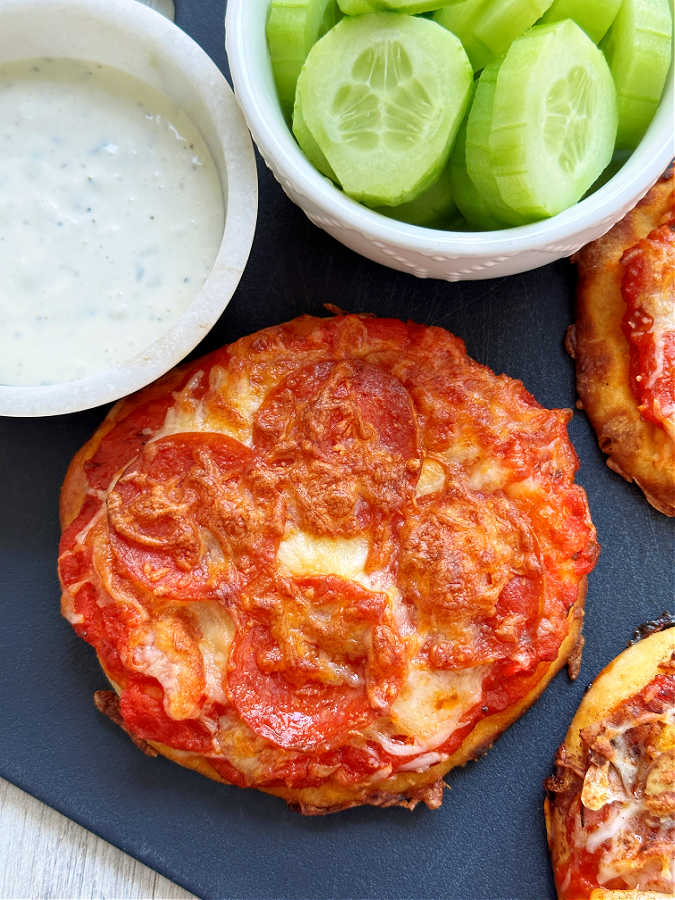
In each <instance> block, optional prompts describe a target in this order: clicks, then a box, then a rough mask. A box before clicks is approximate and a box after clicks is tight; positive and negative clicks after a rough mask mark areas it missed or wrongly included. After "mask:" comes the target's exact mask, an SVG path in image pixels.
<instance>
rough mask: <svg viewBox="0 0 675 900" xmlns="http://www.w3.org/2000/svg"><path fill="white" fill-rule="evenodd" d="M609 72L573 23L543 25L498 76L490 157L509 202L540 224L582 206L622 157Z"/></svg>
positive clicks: (516, 47)
mask: <svg viewBox="0 0 675 900" xmlns="http://www.w3.org/2000/svg"><path fill="white" fill-rule="evenodd" d="M616 129H617V108H616V91H615V89H614V82H613V80H612V75H611V72H610V71H609V66H608V65H607V61H606V59H605V58H604V56H603V54H602V53H601V52H600V50H599V49H598V48H597V47H596V46H595V44H594V43H593V42H592V41H591V39H590V38H589V37H588V35H587V34H586V33H585V32H584V31H582V30H581V28H579V26H578V25H577V24H576V23H574V22H572V20H571V19H566V20H565V21H564V22H556V23H554V24H553V25H538V26H536V27H535V28H533V29H532V30H531V31H529V32H528V33H527V34H525V35H523V37H521V38H519V39H518V40H517V41H515V42H514V43H513V44H512V45H511V48H510V50H509V52H508V53H507V54H506V57H505V59H504V62H503V63H502V65H501V68H500V69H499V75H498V76H497V87H496V90H495V95H494V103H493V108H492V127H491V129H490V156H491V162H492V169H493V172H494V175H495V177H496V179H497V187H498V189H499V194H500V195H501V198H502V200H503V201H504V202H505V203H506V204H507V205H508V206H510V207H511V208H512V209H514V210H515V211H516V212H517V213H520V214H521V215H522V216H525V217H526V218H528V219H530V220H532V221H534V220H536V219H540V218H543V217H546V216H553V215H555V214H556V213H559V212H561V211H562V210H563V209H566V208H567V207H569V206H572V205H573V204H574V203H576V202H577V201H578V200H579V199H580V198H581V197H582V196H583V195H584V194H585V192H586V191H587V190H588V189H589V187H590V186H591V185H592V184H593V182H594V181H595V180H596V178H597V177H598V176H599V175H600V173H601V172H602V171H603V169H605V167H606V166H607V164H608V163H609V161H610V159H611V158H612V153H613V151H614V141H615V138H616Z"/></svg>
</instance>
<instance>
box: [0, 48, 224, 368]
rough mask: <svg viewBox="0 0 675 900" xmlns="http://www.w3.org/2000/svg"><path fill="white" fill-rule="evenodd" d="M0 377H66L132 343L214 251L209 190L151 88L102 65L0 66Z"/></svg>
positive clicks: (172, 310)
mask: <svg viewBox="0 0 675 900" xmlns="http://www.w3.org/2000/svg"><path fill="white" fill-rule="evenodd" d="M0 154H1V156H2V166H1V167H0V192H2V197H3V202H2V204H1V205H0V268H1V270H2V272H3V278H2V283H1V284H0V325H1V326H2V328H1V329H0V335H1V336H0V383H4V384H11V385H40V384H50V383H60V382H64V381H66V382H67V381H74V380H77V379H80V378H84V377H86V376H88V375H91V374H93V373H95V372H98V371H103V370H105V369H108V368H112V367H115V366H120V365H123V364H124V363H125V362H126V361H128V360H130V359H132V358H133V357H134V356H136V355H137V354H139V353H141V352H143V351H145V350H146V349H147V348H148V347H149V346H150V344H152V342H153V341H154V340H155V339H156V338H158V337H159V336H160V335H162V334H163V333H165V332H166V331H167V330H168V328H169V327H170V326H171V325H172V324H173V323H174V322H175V321H176V320H177V319H178V318H179V316H180V315H181V314H182V313H183V312H184V311H185V309H187V307H188V306H189V305H190V303H191V302H192V300H193V299H194V297H195V295H196V294H197V292H198V291H199V290H200V288H201V287H202V285H203V283H204V281H205V280H206V277H207V275H208V274H209V271H210V269H211V267H212V265H213V262H214V260H215V258H216V255H217V252H218V248H219V246H220V241H221V239H222V234H223V227H224V203H223V193H222V188H221V185H220V180H219V177H218V172H217V170H216V166H215V164H214V162H213V159H212V158H211V155H210V153H209V150H208V148H207V146H206V144H205V142H204V140H203V138H202V137H201V135H200V133H199V131H198V130H197V128H196V127H195V125H194V124H193V123H192V122H191V121H190V119H189V117H188V115H187V114H186V113H185V112H184V111H183V110H181V109H180V108H179V107H178V106H176V104H175V103H174V102H173V101H172V100H171V99H170V98H169V97H168V96H166V95H165V94H163V93H161V92H160V91H157V90H155V89H154V88H151V87H150V86H149V85H147V84H145V83H143V82H141V81H139V80H138V79H136V78H134V77H132V76H130V75H128V74H126V73H124V72H121V71H118V70H116V69H113V68H109V67H106V66H101V65H98V64H94V63H86V62H80V61H75V60H62V59H60V60H52V59H48V60H47V59H33V60H23V61H20V62H13V63H9V64H7V65H3V66H1V67H0Z"/></svg>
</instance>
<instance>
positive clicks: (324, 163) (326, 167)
mask: <svg viewBox="0 0 675 900" xmlns="http://www.w3.org/2000/svg"><path fill="white" fill-rule="evenodd" d="M293 134H294V135H295V139H296V141H297V142H298V144H300V149H301V150H302V152H303V153H304V154H305V156H306V157H307V159H308V160H309V162H311V164H312V165H313V166H314V168H315V169H318V170H319V172H321V174H322V175H325V176H326V177H327V178H330V179H331V181H334V182H336V183H338V179H337V175H336V174H335V172H334V171H333V170H332V168H331V166H330V163H329V162H328V160H327V159H326V157H325V156H324V154H323V152H322V150H321V147H319V145H318V144H317V142H316V141H315V140H314V135H313V134H312V132H311V131H310V130H309V128H308V127H307V123H306V122H305V117H304V116H303V114H302V96H301V92H300V91H296V93H295V106H294V107H293Z"/></svg>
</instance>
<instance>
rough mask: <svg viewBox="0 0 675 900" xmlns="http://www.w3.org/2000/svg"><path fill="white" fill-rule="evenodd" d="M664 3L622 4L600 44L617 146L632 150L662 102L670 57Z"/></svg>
mask: <svg viewBox="0 0 675 900" xmlns="http://www.w3.org/2000/svg"><path fill="white" fill-rule="evenodd" d="M672 47H673V40H672V14H671V9H670V4H669V2H668V0H624V2H623V4H622V6H621V9H620V10H619V14H618V16H617V17H616V19H615V21H614V24H613V25H612V27H611V28H610V30H609V32H608V34H607V36H606V37H605V39H604V40H603V42H602V44H601V48H602V50H603V51H604V53H605V56H606V57H607V60H608V62H609V66H610V69H611V71H612V76H613V78H614V82H615V84H616V92H617V96H618V103H619V130H618V134H617V147H619V148H624V149H628V150H630V149H634V148H635V147H637V145H638V144H639V143H640V141H641V140H642V137H643V135H644V133H645V131H646V130H647V127H648V126H649V123H650V122H651V120H652V118H653V116H654V113H655V112H656V109H657V107H658V105H659V102H660V100H661V95H662V94H663V87H664V85H665V83H666V77H667V76H668V70H669V69H670V63H671V58H672Z"/></svg>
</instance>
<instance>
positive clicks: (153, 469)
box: [107, 432, 279, 601]
mask: <svg viewBox="0 0 675 900" xmlns="http://www.w3.org/2000/svg"><path fill="white" fill-rule="evenodd" d="M250 459H251V453H250V451H249V450H248V449H247V448H246V447H244V445H243V444H240V443H239V442H238V441H235V440H233V439H232V438H229V437H227V436H225V435H222V434H214V433H209V432H204V433H201V432H200V433H187V432H186V433H182V434H176V435H171V436H169V437H165V438H162V439H160V440H158V441H155V442H152V443H150V444H147V445H146V446H145V447H144V449H143V450H142V452H141V453H140V454H139V455H138V456H137V458H136V459H135V460H134V461H133V462H132V463H130V464H129V466H127V468H126V470H125V471H124V472H123V473H122V475H121V476H120V478H119V479H118V481H117V483H116V484H115V486H114V488H113V489H112V490H111V491H110V493H109V495H108V500H107V511H108V524H109V531H110V537H111V544H112V548H113V552H114V554H115V558H116V561H117V563H118V565H119V566H120V567H121V569H122V571H123V572H124V574H125V575H126V576H127V577H130V578H131V579H132V580H133V581H134V582H135V583H137V584H141V585H143V586H144V587H146V588H148V589H150V590H151V591H152V594H153V596H155V597H157V598H163V597H171V598H174V599H179V600H192V599H204V598H213V599H220V600H223V601H224V600H227V599H228V598H229V597H231V596H232V595H235V594H236V593H237V592H238V591H239V590H240V589H241V587H242V586H243V585H244V584H246V583H247V582H248V581H249V580H250V579H251V578H253V577H255V576H256V575H257V574H258V573H259V571H260V570H261V569H263V568H264V567H265V566H266V565H268V564H269V563H270V562H271V561H272V560H273V558H274V554H275V552H276V541H275V538H276V533H275V528H277V526H275V524H274V522H275V515H274V513H273V511H270V510H269V509H268V508H267V507H266V504H265V503H264V502H261V501H260V498H259V497H256V496H254V495H253V493H252V492H251V490H250V488H249V487H248V485H247V480H246V471H247V467H248V466H249V464H250ZM278 530H279V529H278V528H277V531H278Z"/></svg>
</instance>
